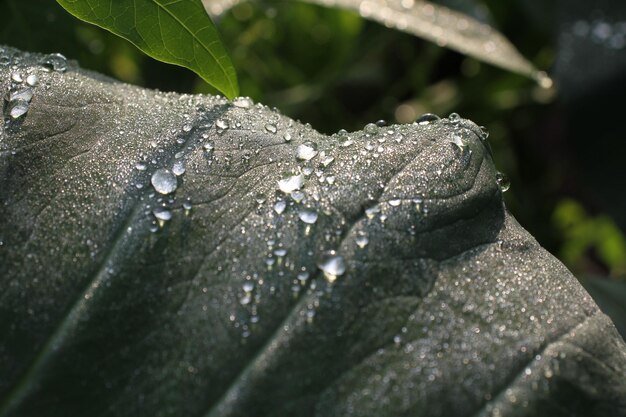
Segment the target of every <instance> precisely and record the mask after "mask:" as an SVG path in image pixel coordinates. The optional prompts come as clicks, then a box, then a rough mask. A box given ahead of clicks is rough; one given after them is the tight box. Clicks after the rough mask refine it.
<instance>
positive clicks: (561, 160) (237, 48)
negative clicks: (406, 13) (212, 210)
mask: <svg viewBox="0 0 626 417" xmlns="http://www.w3.org/2000/svg"><path fill="white" fill-rule="evenodd" d="M208 1H210V0H208ZM437 2H438V3H441V4H443V5H446V6H449V7H451V8H455V9H457V10H460V11H463V12H465V13H467V14H470V15H471V16H473V17H475V18H477V19H479V20H482V21H484V22H487V23H489V24H491V25H493V26H494V27H495V28H496V29H498V30H500V31H501V32H502V33H503V34H504V35H505V36H507V37H508V38H509V40H510V41H511V42H512V43H513V44H514V45H515V46H516V47H517V48H518V49H519V50H520V51H521V53H522V54H523V55H524V56H525V57H527V58H528V59H530V60H531V61H532V62H533V63H534V64H535V65H536V66H537V67H538V68H540V69H544V70H547V71H548V72H549V73H550V74H551V75H554V76H555V77H556V81H557V86H556V88H552V89H542V88H540V87H539V86H538V85H537V84H536V83H535V82H534V81H532V80H530V79H527V78H524V77H522V76H519V75H516V74H512V73H509V72H506V71H504V70H501V69H498V68H494V67H491V66H488V65H485V64H482V63H480V62H478V61H476V60H475V59H472V58H467V57H464V56H462V55H460V54H458V53H456V52H453V51H450V50H447V49H443V48H440V47H438V46H436V45H434V44H432V43H429V42H426V41H423V40H421V39H418V38H415V37H413V36H411V35H408V34H405V33H400V32H397V31H395V30H391V29H388V28H385V27H383V26H381V25H379V24H376V23H372V22H369V21H366V20H363V19H362V18H360V17H359V16H358V15H357V14H355V13H352V12H347V11H341V10H332V9H327V8H323V7H319V6H314V5H310V4H305V3H300V2H296V1H293V0H287V1H285V0H283V1H251V2H248V3H243V4H240V5H239V6H236V7H235V8H234V9H233V10H231V11H230V12H228V13H226V14H225V15H224V16H222V17H221V18H220V19H219V21H218V22H216V23H217V24H218V28H219V30H220V32H221V34H222V38H223V40H224V42H225V43H226V45H227V47H228V49H229V51H230V52H231V56H232V58H233V61H234V64H235V68H237V71H238V75H239V82H240V86H241V94H242V95H247V96H250V97H252V98H253V99H254V100H255V101H258V102H262V103H264V104H267V105H269V106H271V107H276V108H277V109H279V110H280V111H281V112H282V113H284V114H287V115H289V116H291V117H292V118H295V119H299V120H301V121H302V122H305V123H310V124H311V125H312V126H313V127H314V128H316V129H317V130H319V131H321V132H324V133H332V132H336V131H337V130H339V129H347V130H357V129H361V128H362V127H363V126H364V125H365V124H366V123H369V122H374V121H377V120H380V119H383V120H385V121H387V122H388V123H410V122H412V121H413V120H414V119H415V118H416V117H418V116H419V115H420V114H422V113H426V112H431V113H437V114H440V115H447V114H449V113H451V112H457V113H459V114H461V116H463V117H465V118H469V119H472V120H474V121H475V122H476V123H478V124H481V125H485V126H486V127H487V128H488V129H489V131H490V141H491V144H492V147H493V151H494V159H495V161H496V165H497V166H498V168H499V169H500V170H501V171H503V172H506V173H507V174H508V175H509V177H510V178H511V182H512V187H511V189H510V191H509V192H507V193H506V195H505V197H506V202H507V206H508V208H509V209H510V211H511V212H512V213H513V214H514V215H515V217H516V218H517V219H518V221H519V222H520V223H521V224H522V225H523V226H524V227H525V228H526V229H528V230H529V231H530V232H531V233H532V234H533V235H534V236H535V237H536V238H537V240H538V241H539V242H540V243H541V244H542V245H543V246H544V247H545V248H546V249H548V250H549V251H550V252H552V253H553V254H554V255H556V256H557V257H558V258H560V259H561V260H562V261H563V262H564V263H565V264H566V265H567V266H568V267H569V268H570V269H571V270H572V271H573V272H574V274H576V275H577V276H578V277H579V278H580V279H581V281H583V282H584V283H587V286H588V288H592V289H590V292H591V293H592V294H594V295H595V296H597V297H600V298H602V294H604V299H605V301H602V300H601V299H598V302H599V303H600V304H601V306H602V305H603V304H605V305H606V303H608V305H609V307H608V309H609V310H610V309H613V310H617V311H621V312H622V313H621V314H623V317H621V319H616V318H614V321H616V323H617V322H621V323H625V322H626V313H624V304H625V303H626V298H625V297H626V295H624V294H625V291H624V283H625V282H626V243H625V237H624V236H625V234H624V231H625V230H626V204H625V203H624V202H625V201H626V192H625V191H626V187H625V186H624V180H626V174H624V173H623V171H622V169H621V166H620V165H622V164H623V159H624V155H625V153H624V152H623V151H625V150H626V149H625V145H624V143H626V140H624V139H625V138H624V133H623V129H621V128H620V127H621V124H622V122H621V119H623V115H621V110H620V109H623V108H624V107H623V103H624V102H625V101H624V100H626V91H625V88H624V86H626V82H625V80H624V75H625V74H626V65H624V62H626V61H625V60H624V59H625V58H626V49H624V48H623V46H624V43H620V37H619V36H622V38H621V40H623V38H624V36H626V13H625V9H626V4H622V3H623V2H622V3H620V1H617V0H612V1H608V0H605V1H598V0H595V1H588V0H575V1H565V0H562V1H559V0H555V1H552V2H542V1H539V0H533V1H530V0H527V1H524V0H517V1H513V0H512V1H507V2H502V1H498V0H485V1H479V0H439V1H437ZM0 16H2V18H1V19H0V20H2V25H1V26H0V28H1V29H0V31H1V32H0V43H4V44H7V45H11V46H14V47H18V48H21V49H24V50H31V51H39V52H61V53H63V54H64V55H66V56H67V57H69V58H71V59H75V60H77V61H78V62H80V64H81V66H83V67H84V68H88V69H92V70H95V71H98V72H101V73H104V74H107V75H110V76H111V77H114V78H116V79H119V80H122V81H126V82H129V83H133V84H137V85H142V86H145V87H149V88H157V89H160V90H164V91H177V92H181V93H215V91H213V90H211V88H210V87H209V86H208V85H207V84H205V83H204V82H202V81H201V80H200V79H199V78H198V77H197V76H195V75H194V74H193V73H192V72H191V71H188V70H185V69H183V68H179V67H175V66H171V65H166V64H162V63H159V62H156V61H154V60H152V59H150V58H148V57H146V56H145V55H143V54H142V53H141V52H139V51H138V50H137V49H135V48H134V47H133V46H132V45H130V44H129V43H128V42H126V41H124V40H122V39H120V38H118V37H116V36H114V35H112V34H110V33H108V32H106V31H104V30H101V29H99V28H97V27H94V26H90V25H88V24H85V23H82V22H80V21H78V20H76V19H74V18H73V17H71V16H70V15H69V14H67V13H66V12H64V11H63V10H62V9H61V8H60V6H58V5H57V4H56V3H55V2H53V1H51V0H28V1H20V0H4V1H3V2H2V3H1V5H0ZM620 19H622V20H620ZM581 22H582V23H581ZM584 24H586V25H587V33H584V30H583V29H584ZM603 24H604V26H602V25H603ZM606 25H609V26H610V27H609V33H608V35H607V31H606V30H607V27H606ZM620 25H621V26H620ZM602 30H604V32H603V31H602ZM620 30H621V32H619V31H620ZM596 32H597V33H596ZM605 35H607V36H609V38H607V37H606V36H605ZM594 36H595V38H594ZM606 39H608V41H606V42H609V41H611V42H612V43H610V45H609V46H610V47H609V46H607V45H608V44H607V45H604V44H603V42H604V41H605V40H606ZM585 48H587V49H585ZM591 63H594V64H593V65H592V64H591ZM594 65H595V66H594ZM586 66H589V68H590V69H589V70H588V71H586V70H584V68H585V67H586ZM607 74H608V75H607ZM620 115H621V116H620ZM620 117H621V118H620ZM610 118H613V120H612V122H611V121H607V122H606V123H605V120H606V119H610ZM589 282H592V284H591V286H589V284H588V283H589ZM598 285H599V286H598ZM607 285H609V286H611V285H618V286H619V289H617V288H618V287H615V288H616V289H611V290H607V288H612V287H607ZM596 287H597V288H601V289H602V290H601V291H600V290H593V288H596ZM620 291H621V294H622V295H619V294H620ZM594 292H595V293H594ZM597 294H600V295H597ZM607 294H609V295H610V297H607V296H606V295H607ZM606 300H608V301H606ZM623 327H624V325H622V332H623V333H622V334H625V333H624V330H625V329H624V328H623Z"/></svg>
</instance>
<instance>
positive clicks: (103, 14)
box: [57, 0, 239, 98]
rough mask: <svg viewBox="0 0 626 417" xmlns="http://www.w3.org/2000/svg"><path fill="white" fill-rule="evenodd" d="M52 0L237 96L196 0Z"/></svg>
mask: <svg viewBox="0 0 626 417" xmlns="http://www.w3.org/2000/svg"><path fill="white" fill-rule="evenodd" d="M57 1H58V3H59V4H60V5H61V6H63V7H64V8H65V9H66V10H67V11H68V12H70V13H72V14H73V15H74V16H76V17H78V18H79V19H82V20H85V21H87V22H89V23H93V24H95V25H98V26H100V27H103V28H104V29H107V30H109V31H111V32H113V33H115V34H116V35H119V36H121V37H123V38H125V39H127V40H129V41H130V42H132V43H133V44H135V45H136V46H137V47H138V48H139V49H141V50H142V51H143V52H145V53H146V54H148V55H149V56H151V57H153V58H155V59H158V60H160V61H163V62H168V63H170V64H176V65H180V66H183V67H186V68H189V69H191V70H193V71H195V72H196V73H197V74H198V75H199V76H201V77H202V78H203V79H204V80H205V81H206V82H208V83H209V84H211V85H212V86H214V87H215V88H217V89H218V90H220V91H221V92H223V93H224V94H225V95H226V96H227V97H230V98H233V97H235V96H237V94H238V92H239V88H238V86H237V75H236V73H235V69H234V67H233V65H232V63H231V61H230V58H229V57H228V55H227V53H226V50H225V49H224V46H223V44H222V42H221V40H220V38H219V34H218V33H217V30H216V29H215V26H214V25H213V22H212V21H211V19H210V18H209V16H208V15H207V13H206V11H205V10H204V7H203V6H202V2H201V1H200V0H57Z"/></svg>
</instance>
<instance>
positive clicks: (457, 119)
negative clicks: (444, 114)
mask: <svg viewBox="0 0 626 417" xmlns="http://www.w3.org/2000/svg"><path fill="white" fill-rule="evenodd" d="M448 120H449V121H450V122H451V123H454V124H457V123H459V122H460V121H461V116H459V114H458V113H450V115H449V116H448Z"/></svg>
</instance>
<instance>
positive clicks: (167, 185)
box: [150, 168, 178, 194]
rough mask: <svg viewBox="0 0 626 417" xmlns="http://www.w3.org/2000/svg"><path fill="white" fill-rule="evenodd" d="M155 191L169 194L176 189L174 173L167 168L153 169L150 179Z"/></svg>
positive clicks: (176, 183)
mask: <svg viewBox="0 0 626 417" xmlns="http://www.w3.org/2000/svg"><path fill="white" fill-rule="evenodd" d="M150 182H151V183H152V186H153V187H154V189H155V191H156V192H158V193H159V194H170V193H173V192H174V191H176V187H177V186H178V182H177V180H176V177H175V176H174V174H172V173H171V172H170V171H169V170H167V169H164V168H161V169H157V170H156V171H154V174H152V178H151V179H150Z"/></svg>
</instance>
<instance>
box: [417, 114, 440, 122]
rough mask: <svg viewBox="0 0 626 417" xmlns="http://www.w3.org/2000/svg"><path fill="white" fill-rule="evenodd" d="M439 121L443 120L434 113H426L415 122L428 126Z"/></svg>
mask: <svg viewBox="0 0 626 417" xmlns="http://www.w3.org/2000/svg"><path fill="white" fill-rule="evenodd" d="M439 119H441V118H440V117H439V116H437V115H436V114H434V113H424V114H422V115H421V116H420V117H418V118H417V119H416V120H415V123H417V124H418V125H427V124H430V123H432V122H436V121H437V120H439Z"/></svg>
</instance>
